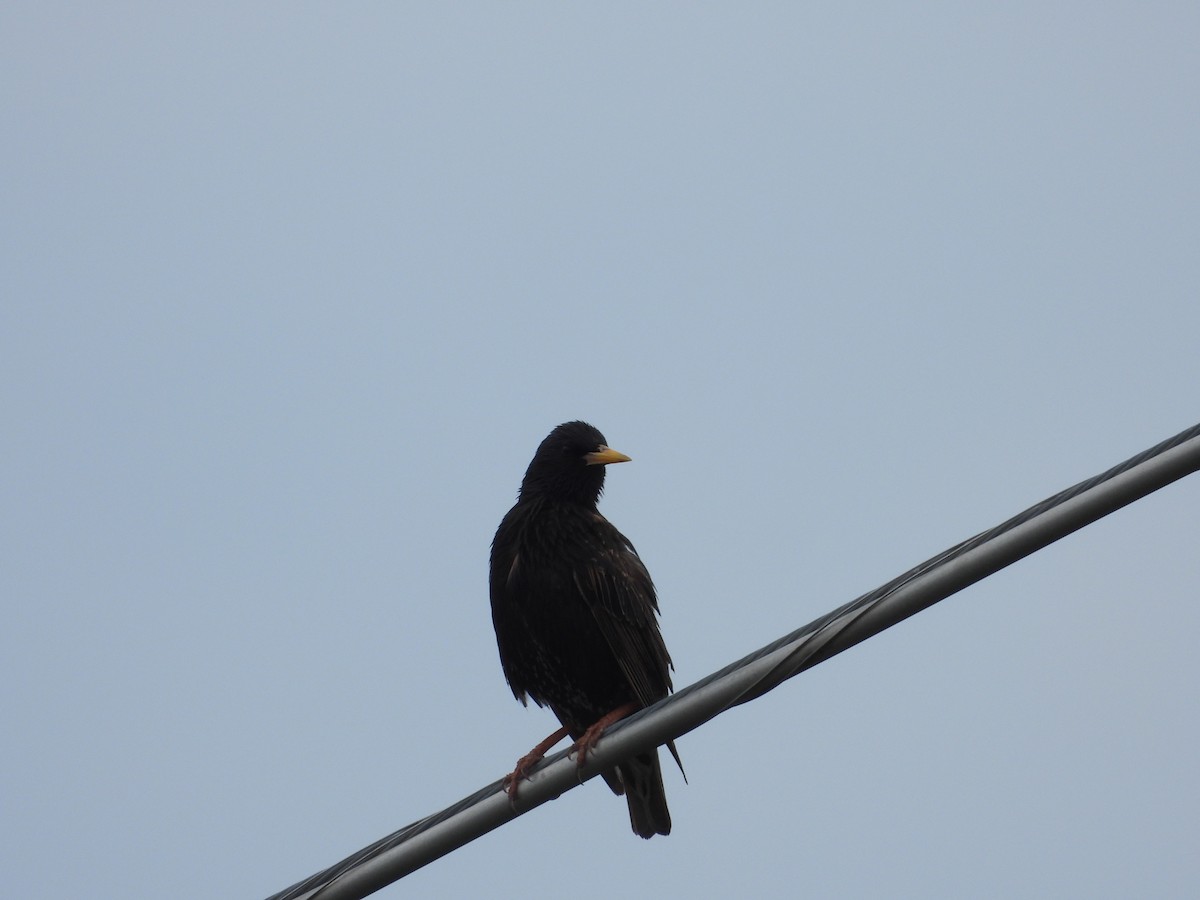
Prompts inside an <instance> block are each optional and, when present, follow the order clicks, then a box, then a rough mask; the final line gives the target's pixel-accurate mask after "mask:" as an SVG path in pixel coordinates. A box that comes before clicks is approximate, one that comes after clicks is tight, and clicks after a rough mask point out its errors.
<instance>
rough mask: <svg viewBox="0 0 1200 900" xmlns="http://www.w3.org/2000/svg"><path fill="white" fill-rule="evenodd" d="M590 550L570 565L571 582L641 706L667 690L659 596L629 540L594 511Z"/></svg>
mask: <svg viewBox="0 0 1200 900" xmlns="http://www.w3.org/2000/svg"><path fill="white" fill-rule="evenodd" d="M592 527H593V529H594V534H595V536H596V538H597V539H596V541H595V542H594V544H593V545H594V546H595V547H596V551H595V554H594V555H593V557H592V558H590V559H588V560H586V561H585V563H584V565H582V566H580V567H578V568H576V570H575V573H574V575H575V583H576V586H577V588H578V589H579V591H580V593H582V594H583V595H584V596H585V597H591V598H594V601H595V602H593V603H590V604H589V607H590V609H591V611H592V614H593V616H595V619H596V623H597V624H598V625H599V627H600V632H601V634H603V635H604V639H605V641H607V642H608V645H609V647H610V648H611V649H612V652H613V655H614V656H615V657H616V659H617V663H618V665H619V666H620V667H621V671H622V672H623V673H624V675H625V677H626V678H627V679H628V681H629V684H630V686H631V687H632V688H633V692H634V696H635V697H637V699H638V702H639V703H641V705H642V706H650V705H651V704H652V703H655V702H656V701H658V700H660V699H662V698H663V697H665V696H666V695H667V693H668V692H669V691H670V690H671V676H670V672H669V669H670V666H671V657H670V654H668V653H667V646H666V644H665V643H664V642H663V639H662V634H661V633H660V631H659V629H658V619H657V613H658V601H657V599H656V596H655V592H654V582H653V581H652V580H651V579H650V573H649V572H648V571H647V570H646V566H645V565H644V564H643V563H642V560H641V558H640V557H639V556H638V555H637V551H636V550H634V548H633V544H631V543H630V542H629V540H628V539H627V538H626V537H625V536H624V535H623V534H621V532H619V531H617V529H616V528H614V527H613V526H612V524H611V523H610V522H609V521H608V520H607V519H605V518H604V517H603V516H601V515H600V514H599V513H596V514H595V520H594V521H593V523H592Z"/></svg>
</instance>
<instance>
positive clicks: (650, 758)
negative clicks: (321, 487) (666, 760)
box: [606, 750, 671, 838]
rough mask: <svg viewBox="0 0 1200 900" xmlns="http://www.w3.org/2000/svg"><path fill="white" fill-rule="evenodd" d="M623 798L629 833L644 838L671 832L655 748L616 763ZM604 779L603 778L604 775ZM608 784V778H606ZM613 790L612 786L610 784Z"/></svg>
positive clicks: (665, 795)
mask: <svg viewBox="0 0 1200 900" xmlns="http://www.w3.org/2000/svg"><path fill="white" fill-rule="evenodd" d="M617 777H618V778H619V779H620V782H621V788H622V789H623V790H622V791H618V793H624V794H625V801H626V802H627V803H628V804H629V822H630V824H631V825H633V833H634V834H636V835H638V836H640V837H644V838H651V837H654V835H656V834H670V833H671V813H670V812H668V810H667V792H666V790H665V789H664V788H663V778H662V767H661V766H660V765H659V764H658V751H657V750H651V751H650V752H649V753H639V754H638V755H637V756H635V757H633V758H632V759H628V760H626V761H625V762H623V763H621V764H620V765H619V766H617ZM606 780H607V779H606ZM609 785H610V786H611V785H612V781H609ZM614 790H615V787H614Z"/></svg>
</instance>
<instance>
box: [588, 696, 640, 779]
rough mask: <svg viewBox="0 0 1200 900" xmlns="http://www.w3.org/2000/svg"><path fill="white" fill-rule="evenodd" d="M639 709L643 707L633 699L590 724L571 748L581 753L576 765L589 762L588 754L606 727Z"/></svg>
mask: <svg viewBox="0 0 1200 900" xmlns="http://www.w3.org/2000/svg"><path fill="white" fill-rule="evenodd" d="M639 709H641V707H640V706H638V704H637V703H635V702H633V701H632V700H631V701H629V702H628V703H626V704H624V705H622V706H618V707H617V708H616V709H614V710H613V711H612V712H610V713H606V714H605V715H603V716H601V717H600V718H599V719H597V720H596V722H594V723H593V724H592V725H590V726H588V730H587V731H585V732H584V733H583V736H582V737H581V738H580V739H579V740H577V741H576V742H575V746H574V747H572V748H571V749H572V750H574V751H575V752H576V753H577V754H578V755H579V758H578V759H577V760H576V765H580V766H582V765H583V764H584V763H585V762H587V755H588V753H589V752H590V751H591V749H592V745H593V744H595V743H596V741H598V740H600V735H602V734H604V729H605V728H607V727H608V726H609V725H611V724H612V723H613V722H619V721H621V720H622V719H623V718H625V717H626V716H629V715H633V714H634V713H635V712H637V711H638V710H639Z"/></svg>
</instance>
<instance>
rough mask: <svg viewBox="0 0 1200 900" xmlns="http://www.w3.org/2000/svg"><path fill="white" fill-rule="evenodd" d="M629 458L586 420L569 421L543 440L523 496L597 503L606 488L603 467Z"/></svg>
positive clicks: (530, 469)
mask: <svg viewBox="0 0 1200 900" xmlns="http://www.w3.org/2000/svg"><path fill="white" fill-rule="evenodd" d="M619 462H629V457H628V456H626V455H625V454H624V453H618V452H617V451H616V450H613V449H612V448H611V447H609V446H608V445H607V444H606V443H605V440H604V435H602V434H601V433H600V431H599V430H598V429H596V428H593V427H592V426H591V425H589V424H588V423H587V422H567V423H565V424H563V425H559V426H558V427H557V428H555V429H554V430H553V431H552V432H550V434H549V435H547V436H546V439H545V440H544V441H542V443H541V445H540V446H539V447H538V449H537V453H535V454H534V456H533V462H531V463H530V464H529V468H528V469H527V470H526V472H525V478H524V480H523V481H522V482H521V497H522V499H525V498H527V497H533V496H537V497H544V498H547V499H552V500H565V501H575V502H580V503H592V504H594V503H595V502H596V501H597V500H598V499H599V498H600V492H601V491H603V490H604V467H605V466H607V465H608V464H609V463H619Z"/></svg>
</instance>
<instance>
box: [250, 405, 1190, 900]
mask: <svg viewBox="0 0 1200 900" xmlns="http://www.w3.org/2000/svg"><path fill="white" fill-rule="evenodd" d="M1197 470H1200V425H1195V426H1193V427H1191V428H1189V429H1187V430H1186V431H1183V432H1181V433H1180V434H1177V435H1175V437H1172V438H1169V439H1168V440H1165V441H1163V442H1162V443H1161V444H1158V445H1156V446H1154V447H1151V448H1150V449H1148V450H1145V451H1143V452H1142V453H1139V454H1138V455H1137V456H1135V457H1133V458H1132V459H1128V460H1126V461H1125V462H1123V463H1121V464H1120V465H1117V466H1114V467H1113V468H1111V469H1109V470H1108V471H1107V472H1103V473H1101V474H1100V475H1096V476H1095V477H1093V478H1089V479H1087V480H1086V481H1082V482H1080V483H1079V484H1077V485H1075V486H1074V487H1070V488H1067V489H1066V490H1064V491H1060V492H1059V493H1057V494H1055V495H1054V496H1053V497H1048V498H1047V499H1045V500H1043V501H1042V502H1041V503H1038V504H1035V505H1034V506H1031V507H1030V508H1029V509H1027V510H1025V511H1024V512H1022V513H1019V514H1018V515H1016V516H1013V518H1011V519H1009V520H1008V521H1006V522H1003V523H1001V524H1000V525H997V526H996V527H994V528H991V529H989V530H987V531H984V532H982V533H980V534H977V535H976V536H975V537H973V538H970V539H968V540H966V541H963V542H962V543H961V544H958V545H956V546H954V547H951V548H950V549H948V550H945V551H944V552H942V553H939V554H938V555H937V556H935V557H933V558H932V559H929V560H926V561H925V562H923V563H921V564H920V565H919V566H916V567H915V568H913V569H910V570H909V571H907V572H905V573H904V574H903V575H900V576H899V577H897V578H894V579H892V580H891V581H889V582H888V583H887V584H885V585H882V586H881V587H878V588H876V589H875V590H873V591H871V592H869V593H867V594H863V595H862V596H861V597H859V598H858V599H857V600H854V601H852V602H850V603H847V604H846V605H845V606H843V607H841V608H839V609H835V610H834V611H833V612H830V613H828V614H827V615H824V616H822V617H821V618H819V619H817V620H815V621H813V622H810V623H809V624H808V625H805V626H804V627H803V628H800V629H798V630H797V631H794V632H792V633H791V634H789V635H786V636H784V637H782V638H780V639H779V640H777V641H775V642H774V643H771V644H768V645H767V646H766V647H763V648H762V649H761V650H758V651H756V652H754V653H752V654H750V655H749V656H747V657H745V658H744V659H741V660H738V661H737V662H735V663H732V664H731V665H728V666H726V667H725V668H724V669H722V670H721V671H719V672H715V673H713V674H712V675H709V676H708V677H707V678H704V679H702V680H701V681H698V682H696V683H695V684H692V685H689V686H688V687H686V688H684V689H683V690H681V691H679V692H678V693H675V694H672V695H671V696H670V697H667V698H666V699H665V700H662V701H660V702H658V703H656V704H655V705H654V706H652V707H650V708H648V709H645V710H642V711H641V712H639V713H637V714H636V715H634V716H631V717H630V718H628V719H626V720H624V721H622V722H620V723H618V724H616V725H614V726H612V727H611V728H610V729H609V730H608V731H606V732H605V734H604V737H603V739H602V740H601V741H600V742H599V743H598V744H596V746H595V747H594V748H593V750H592V751H591V753H589V754H588V761H587V764H586V765H585V766H583V767H582V769H580V768H577V767H576V765H575V761H574V760H573V759H567V751H562V752H560V753H557V754H555V755H554V756H551V757H548V758H547V761H546V762H545V763H544V764H543V765H542V766H541V767H539V768H538V769H537V771H535V772H534V773H533V774H532V776H531V777H530V780H529V781H528V782H527V783H526V782H523V783H522V784H521V793H520V799H519V800H518V802H517V803H516V804H515V806H514V805H513V804H511V803H510V802H509V799H508V795H507V794H505V793H504V790H503V788H502V785H501V782H500V781H495V782H493V783H492V784H490V785H488V786H487V787H485V788H482V789H480V790H478V791H476V792H475V793H474V794H472V795H471V796H469V797H465V798H464V799H462V800H460V801H459V802H458V803H455V804H454V805H453V806H449V807H447V808H446V809H444V810H442V811H441V812H438V813H434V814H433V815H431V816H427V817H426V818H424V819H421V820H419V821H417V822H413V823H412V824H411V825H407V826H406V827H404V828H401V829H400V830H399V831H396V832H395V833H393V834H390V835H388V836H387V837H385V838H382V839H381V840H379V841H376V842H375V843H374V844H372V845H371V846H369V847H365V848H363V849H362V850H360V851H358V852H357V853H355V854H354V855H352V856H350V857H347V858H346V859H344V860H342V861H341V862H340V863H337V864H336V865H333V866H330V867H329V868H328V869H325V870H324V871H322V872H318V873H317V874H315V875H313V876H312V877H310V878H307V879H305V880H304V881H301V882H299V883H297V884H295V885H293V886H292V887H291V888H288V889H287V890H285V891H281V892H280V893H278V894H274V895H272V896H271V897H270V898H268V900H358V898H362V897H366V896H367V895H369V894H371V893H374V892H375V891H377V890H379V889H380V888H381V887H384V886H386V885H388V884H391V883H392V882H393V881H397V880H398V879H400V878H403V877H404V876H405V875H407V874H409V873H410V872H413V871H415V870H416V869H419V868H421V867H422V866H424V865H426V864H427V863H430V862H432V861H433V860H435V859H438V858H439V857H441V856H443V855H445V854H447V853H449V852H451V851H453V850H455V849H457V848H458V847H461V846H462V845H464V844H466V843H469V842H470V841H472V840H474V839H475V838H477V837H480V836H481V835H483V834H486V833H487V832H489V831H491V830H492V829H493V828H497V827H499V826H501V825H503V824H505V823H506V822H508V821H509V820H511V819H514V818H516V817H517V816H519V815H522V814H523V813H525V812H528V811H529V810H530V809H533V808H534V807H535V806H540V805H541V804H543V803H545V802H547V801H549V800H553V799H554V798H556V797H558V796H559V795H560V794H563V793H565V792H566V791H569V790H570V789H571V788H574V787H577V786H578V785H580V784H582V783H583V782H584V781H587V780H588V779H590V778H592V777H593V776H595V775H596V774H598V773H599V772H601V771H602V770H604V769H608V768H610V767H612V766H613V765H614V764H615V763H617V762H620V761H621V760H623V759H626V758H628V757H630V756H632V755H634V754H636V753H641V752H644V751H646V750H649V749H650V748H651V747H656V746H659V745H661V744H663V743H665V742H666V741H668V740H671V739H673V738H677V737H679V736H681V735H683V734H686V733H687V732H689V731H691V730H693V729H694V728H698V727H699V726H700V725H703V724H704V723H705V722H707V721H708V720H709V719H712V718H714V717H716V716H718V715H720V714H721V713H722V712H724V711H725V710H727V709H729V708H730V707H733V706H737V705H738V704H741V703H746V702H748V701H750V700H753V699H755V698H756V697H760V696H762V695H763V694H765V693H766V692H767V691H770V690H772V689H774V688H776V687H778V686H779V685H780V684H782V683H783V682H784V681H786V680H787V679H789V678H791V677H792V676H794V675H798V674H799V673H800V672H803V671H804V670H805V669H808V668H811V667H812V666H815V665H817V664H818V663H821V662H824V661H825V660H827V659H829V658H830V657H832V656H835V655H836V654H838V653H841V652H842V651H843V650H846V649H848V648H850V647H853V646H854V645H855V644H857V643H859V642H860V641H864V640H866V639H867V638H869V637H871V636H873V635H875V634H878V633H879V632H880V631H883V630H884V629H885V628H890V627H891V626H892V625H895V624H896V623H897V622H900V621H903V620H904V619H907V618H908V617H909V616H912V615H915V614H916V613H918V612H920V611H921V610H923V609H926V608H927V607H930V606H932V605H933V604H934V603H937V602H938V601H939V600H944V599H945V598H946V597H949V596H950V595H951V594H954V593H956V592H958V591H960V590H962V589H963V588H965V587H967V586H968V585H971V584H974V583H975V582H976V581H980V580H982V579H984V578H986V577H987V576H989V575H991V574H992V573H993V572H997V571H999V570H1000V569H1002V568H1004V567H1005V566H1008V565H1010V564H1012V563H1014V562H1016V561H1017V560H1019V559H1021V558H1023V557H1025V556H1028V555H1029V554H1031V553H1033V552H1035V551H1037V550H1040V549H1041V548H1042V547H1045V546H1047V545H1048V544H1051V543H1053V542H1054V541H1057V540H1058V539H1059V538H1062V537H1065V536H1066V535H1068V534H1071V533H1072V532H1073V531H1077V530H1078V529H1080V528H1083V527H1084V526H1085V525H1089V524H1091V523H1092V522H1094V521H1096V520H1097V519H1100V518H1102V517H1104V516H1106V515H1108V514H1109V513H1111V512H1115V511H1116V510H1118V509H1120V508H1121V507H1123V506H1126V505H1128V504H1130V503H1132V502H1133V501H1135V500H1138V499H1141V498H1142V497H1144V496H1146V495H1147V494H1150V493H1152V492H1153V491H1156V490H1158V489H1159V488H1163V487H1166V486H1167V485H1168V484H1171V483H1172V482H1175V481H1177V480H1179V479H1180V478H1183V477H1184V476H1185V475H1189V474H1191V473H1193V472H1195V471H1197Z"/></svg>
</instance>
